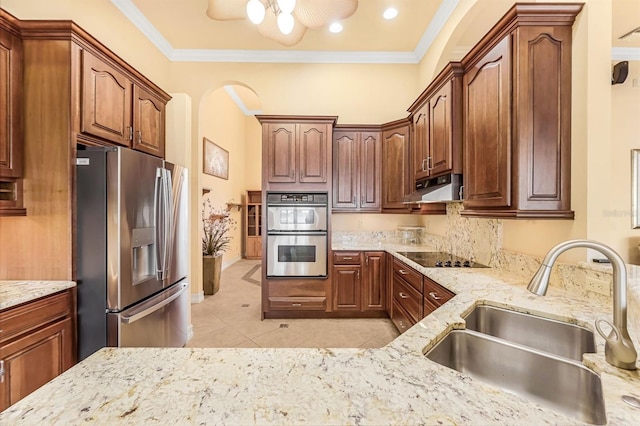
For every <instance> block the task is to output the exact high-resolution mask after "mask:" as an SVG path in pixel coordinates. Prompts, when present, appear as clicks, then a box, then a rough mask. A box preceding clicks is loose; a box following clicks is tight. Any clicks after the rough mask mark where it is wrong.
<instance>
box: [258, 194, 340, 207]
mask: <svg viewBox="0 0 640 426" xmlns="http://www.w3.org/2000/svg"><path fill="white" fill-rule="evenodd" d="M328 202H329V197H328V194H327V193H326V192H304V193H301V192H298V193H281V192H269V193H267V205H278V204H287V205H291V204H315V205H327V204H328Z"/></svg>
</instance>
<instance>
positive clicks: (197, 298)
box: [191, 291, 204, 304]
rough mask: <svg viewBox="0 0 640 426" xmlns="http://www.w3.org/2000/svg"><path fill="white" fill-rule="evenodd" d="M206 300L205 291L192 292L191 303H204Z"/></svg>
mask: <svg viewBox="0 0 640 426" xmlns="http://www.w3.org/2000/svg"><path fill="white" fill-rule="evenodd" d="M203 301H204V291H199V292H197V293H191V304H194V303H202V302H203Z"/></svg>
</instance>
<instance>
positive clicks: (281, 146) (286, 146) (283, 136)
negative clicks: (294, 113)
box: [263, 123, 296, 183]
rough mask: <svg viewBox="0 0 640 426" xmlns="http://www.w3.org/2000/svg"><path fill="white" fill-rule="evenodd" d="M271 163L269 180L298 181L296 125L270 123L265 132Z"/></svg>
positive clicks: (268, 165) (268, 168) (268, 166)
mask: <svg viewBox="0 0 640 426" xmlns="http://www.w3.org/2000/svg"><path fill="white" fill-rule="evenodd" d="M263 137H264V138H266V141H265V143H266V148H267V152H268V158H269V163H268V164H267V167H266V168H267V171H268V173H269V175H268V180H269V182H291V183H294V182H295V181H296V171H295V168H296V159H295V157H296V125H295V124H293V123H282V124H279V123H278V124H276V123H269V124H268V125H267V126H266V131H265V132H264V136H263Z"/></svg>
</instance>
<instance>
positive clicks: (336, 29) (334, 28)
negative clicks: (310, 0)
mask: <svg viewBox="0 0 640 426" xmlns="http://www.w3.org/2000/svg"><path fill="white" fill-rule="evenodd" d="M329 31H331V32H332V33H334V34H335V33H339V32H341V31H342V24H341V23H340V22H334V23H333V24H331V25H330V26H329Z"/></svg>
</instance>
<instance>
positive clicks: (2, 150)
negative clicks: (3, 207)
mask: <svg viewBox="0 0 640 426" xmlns="http://www.w3.org/2000/svg"><path fill="white" fill-rule="evenodd" d="M22 61H23V50H22V41H21V40H20V38H19V37H17V36H15V35H14V34H12V33H10V32H9V31H8V30H5V29H4V28H0V70H2V72H1V73H0V177H20V176H21V175H22V114H23V112H22ZM3 199H4V198H3V197H2V194H1V193H0V200H3Z"/></svg>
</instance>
